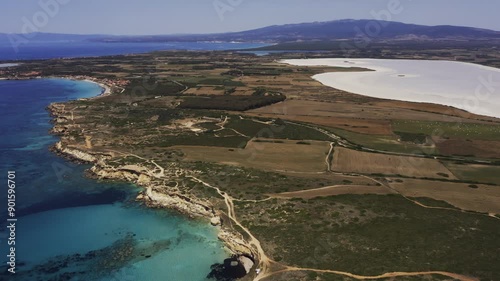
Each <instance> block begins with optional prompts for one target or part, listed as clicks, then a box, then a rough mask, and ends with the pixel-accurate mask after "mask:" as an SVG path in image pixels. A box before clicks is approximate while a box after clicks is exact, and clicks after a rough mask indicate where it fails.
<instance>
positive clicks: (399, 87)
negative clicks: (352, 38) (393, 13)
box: [282, 58, 500, 118]
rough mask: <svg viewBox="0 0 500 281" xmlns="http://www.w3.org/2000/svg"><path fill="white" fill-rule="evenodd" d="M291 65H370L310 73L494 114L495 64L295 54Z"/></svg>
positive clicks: (368, 92)
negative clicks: (346, 70) (323, 56)
mask: <svg viewBox="0 0 500 281" xmlns="http://www.w3.org/2000/svg"><path fill="white" fill-rule="evenodd" d="M282 62H283V63H287V64H291V65H297V66H332V67H347V68H348V67H361V68H367V69H371V70H374V71H366V72H331V73H323V74H318V75H315V76H313V78H314V79H315V80H317V81H319V82H321V83H323V84H324V85H326V86H330V87H333V88H336V89H340V90H343V91H347V92H351V93H354V94H360V95H365V96H370V97H376V98H384V99H392V100H401V101H410V102H427V103H436V104H442V105H448V106H453V107H456V108H459V109H464V110H467V111H469V112H472V113H475V114H480V115H486V116H491V117H497V118H500V69H497V68H493V67H487V66H482V65H477V64H472V63H462V62H455V61H430V60H382V59H346V58H337V59H297V60H284V61H282Z"/></svg>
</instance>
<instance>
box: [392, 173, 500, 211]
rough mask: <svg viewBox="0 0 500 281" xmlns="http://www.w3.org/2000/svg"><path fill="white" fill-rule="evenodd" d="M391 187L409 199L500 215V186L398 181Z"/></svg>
mask: <svg viewBox="0 0 500 281" xmlns="http://www.w3.org/2000/svg"><path fill="white" fill-rule="evenodd" d="M401 181H402V182H401ZM390 185H391V187H393V188H394V189H396V190H397V191H398V192H400V193H401V194H403V195H405V196H408V197H429V198H432V199H435V200H442V201H446V202H448V203H449V204H451V205H453V206H455V207H457V208H460V209H463V210H469V211H476V212H483V213H495V214H500V188H499V187H498V186H488V185H471V184H467V183H454V182H441V181H429V180H417V179H403V180H401V179H397V181H393V182H391V183H390ZM471 187H472V188H471Z"/></svg>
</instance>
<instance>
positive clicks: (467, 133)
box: [392, 120, 500, 140]
mask: <svg viewBox="0 0 500 281" xmlns="http://www.w3.org/2000/svg"><path fill="white" fill-rule="evenodd" d="M392 128H393V130H394V131H398V132H405V133H413V134H425V135H428V136H439V137H442V138H460V139H477V140H500V125H488V124H473V123H449V122H434V121H413V120H396V121H393V122H392Z"/></svg>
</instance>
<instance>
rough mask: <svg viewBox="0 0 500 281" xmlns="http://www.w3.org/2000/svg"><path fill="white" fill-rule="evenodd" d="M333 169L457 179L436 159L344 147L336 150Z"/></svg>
mask: <svg viewBox="0 0 500 281" xmlns="http://www.w3.org/2000/svg"><path fill="white" fill-rule="evenodd" d="M332 169H333V170H335V171H339V172H347V173H348V172H355V173H362V174H385V175H402V176H407V177H417V178H424V177H426V178H438V179H456V177H455V176H454V175H453V174H452V173H451V172H450V171H449V170H448V169H447V168H446V167H445V166H444V165H443V164H441V163H440V162H439V161H437V160H434V159H426V158H417V157H407V156H394V155H386V154H378V153H368V152H361V151H356V150H351V149H347V148H342V147H336V148H335V154H334V156H333V167H332ZM445 175H446V176H445Z"/></svg>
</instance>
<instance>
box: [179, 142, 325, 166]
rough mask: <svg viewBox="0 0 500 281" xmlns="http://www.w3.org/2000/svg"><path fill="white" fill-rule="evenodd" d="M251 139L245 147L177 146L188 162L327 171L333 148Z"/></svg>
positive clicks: (317, 144) (312, 144)
mask: <svg viewBox="0 0 500 281" xmlns="http://www.w3.org/2000/svg"><path fill="white" fill-rule="evenodd" d="M297 143H298V141H288V140H269V139H266V140H265V142H259V141H256V140H252V141H250V142H248V145H247V146H246V147H245V148H244V149H227V148H218V147H199V146H176V147H173V148H176V149H180V150H182V151H183V152H184V153H185V158H184V159H185V160H187V161H205V162H215V163H220V164H229V165H238V166H243V167H248V168H257V169H262V170H272V171H299V172H324V171H325V170H326V162H325V158H326V155H327V154H328V151H329V149H330V145H329V143H328V142H320V141H307V143H309V144H297Z"/></svg>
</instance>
